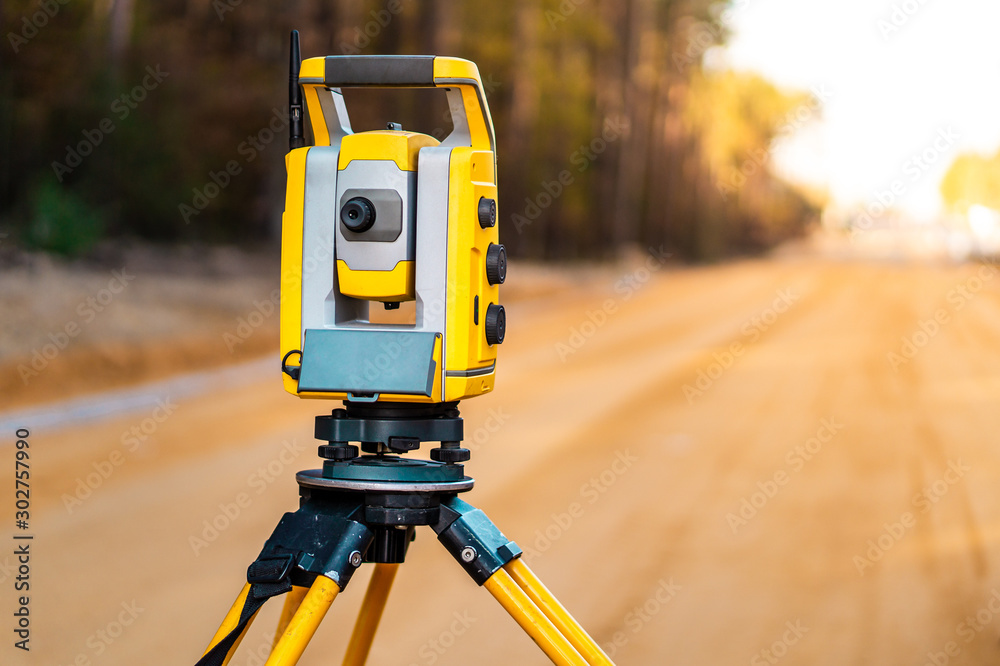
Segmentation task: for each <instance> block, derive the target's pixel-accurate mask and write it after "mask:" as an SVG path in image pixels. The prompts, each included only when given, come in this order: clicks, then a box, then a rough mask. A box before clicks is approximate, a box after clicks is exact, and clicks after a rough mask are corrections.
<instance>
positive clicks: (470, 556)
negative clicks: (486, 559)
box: [462, 546, 477, 562]
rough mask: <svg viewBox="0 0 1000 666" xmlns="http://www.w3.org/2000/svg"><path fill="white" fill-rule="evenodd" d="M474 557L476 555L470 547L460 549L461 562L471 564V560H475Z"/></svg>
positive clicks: (474, 550)
mask: <svg viewBox="0 0 1000 666" xmlns="http://www.w3.org/2000/svg"><path fill="white" fill-rule="evenodd" d="M476 555H477V553H476V549H475V548H473V547H472V546H466V547H465V548H463V549H462V561H463V562H471V561H472V560H474V559H476Z"/></svg>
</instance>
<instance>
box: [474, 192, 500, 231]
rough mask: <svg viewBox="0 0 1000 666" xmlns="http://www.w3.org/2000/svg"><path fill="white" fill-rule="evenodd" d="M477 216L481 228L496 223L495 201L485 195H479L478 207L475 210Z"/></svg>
mask: <svg viewBox="0 0 1000 666" xmlns="http://www.w3.org/2000/svg"><path fill="white" fill-rule="evenodd" d="M476 213H477V215H478V216H479V226H481V227H482V228H483V229H489V228H490V227H495V226H496V224H497V202H496V201H494V200H493V199H487V198H486V197H479V209H478V210H477V211H476Z"/></svg>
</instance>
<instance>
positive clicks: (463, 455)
mask: <svg viewBox="0 0 1000 666" xmlns="http://www.w3.org/2000/svg"><path fill="white" fill-rule="evenodd" d="M315 434H316V439H320V440H324V441H326V442H329V444H326V445H323V446H320V447H319V455H320V457H321V458H326V459H327V460H332V461H334V462H344V461H348V460H352V459H353V458H356V457H357V456H358V455H359V452H358V447H357V446H354V445H352V444H351V442H360V444H361V450H362V451H364V452H365V453H375V454H383V453H406V452H407V451H413V450H415V449H418V448H420V445H421V444H422V443H423V442H440V443H441V446H440V447H438V448H435V449H432V450H431V452H430V456H431V459H432V460H434V461H437V462H441V463H446V464H453V463H460V462H465V461H466V460H468V459H469V458H470V457H471V452H470V451H469V450H468V449H465V448H462V447H461V443H462V438H463V436H464V434H463V423H462V419H461V417H460V416H459V412H458V402H443V403H436V404H433V405H424V404H419V403H403V402H374V403H359V402H349V401H346V402H344V408H342V409H335V410H333V412H331V413H330V415H329V416H317V417H316V430H315Z"/></svg>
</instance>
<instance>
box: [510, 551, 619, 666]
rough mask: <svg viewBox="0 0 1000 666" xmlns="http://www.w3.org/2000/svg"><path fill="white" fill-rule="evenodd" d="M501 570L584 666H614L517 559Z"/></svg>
mask: <svg viewBox="0 0 1000 666" xmlns="http://www.w3.org/2000/svg"><path fill="white" fill-rule="evenodd" d="M504 569H505V570H506V571H507V573H509V574H510V577H511V578H513V579H514V582H515V583H517V585H518V587H520V588H521V589H522V590H524V592H525V594H527V595H528V598H529V599H531V600H532V601H533V602H534V603H535V605H536V606H538V608H539V610H541V611H542V612H543V613H544V614H545V617H547V618H549V620H551V621H552V624H554V625H555V626H556V628H557V629H558V630H559V631H560V632H561V633H562V635H563V636H565V637H566V638H567V639H569V642H570V643H572V644H573V647H574V648H576V650H577V651H578V652H579V653H580V654H581V655H583V657H584V658H585V659H586V660H587V663H588V664H590V665H591V666H614V662H612V661H611V659H610V658H609V657H608V655H606V654H605V653H604V650H602V649H601V647H600V646H599V645H598V644H597V643H596V642H595V641H594V639H593V638H591V637H590V635H589V634H588V633H587V632H586V631H585V630H584V628H583V627H581V626H580V623H579V622H577V621H576V619H574V618H573V616H572V615H570V614H569V611H567V610H566V609H565V608H564V607H563V605H562V604H561V603H559V600H558V599H556V598H555V597H554V596H553V595H552V593H551V592H549V590H548V588H547V587H545V585H544V584H543V583H542V581H540V580H539V579H538V576H536V575H535V573H534V572H533V571H532V570H531V569H529V568H528V565H527V564H525V563H524V562H522V561H521V559H520V558H518V559H516V560H511V561H510V562H508V563H507V564H506V565H504Z"/></svg>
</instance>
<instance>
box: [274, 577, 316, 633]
mask: <svg viewBox="0 0 1000 666" xmlns="http://www.w3.org/2000/svg"><path fill="white" fill-rule="evenodd" d="M308 591H309V588H308V587H297V586H295V587H292V591H291V592H289V593H287V594H286V595H285V605H284V606H282V607H281V616H280V617H279V618H278V628H277V630H276V631H275V632H274V642H273V643H271V646H272V647H273V646H275V645H277V644H278V641H279V640H281V635H282V634H283V633H285V629H287V628H288V623H289V622H291V620H292V616H293V615H295V611H297V610H298V609H299V605H300V604H301V603H302V599H304V598H305V596H306V592H308Z"/></svg>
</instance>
